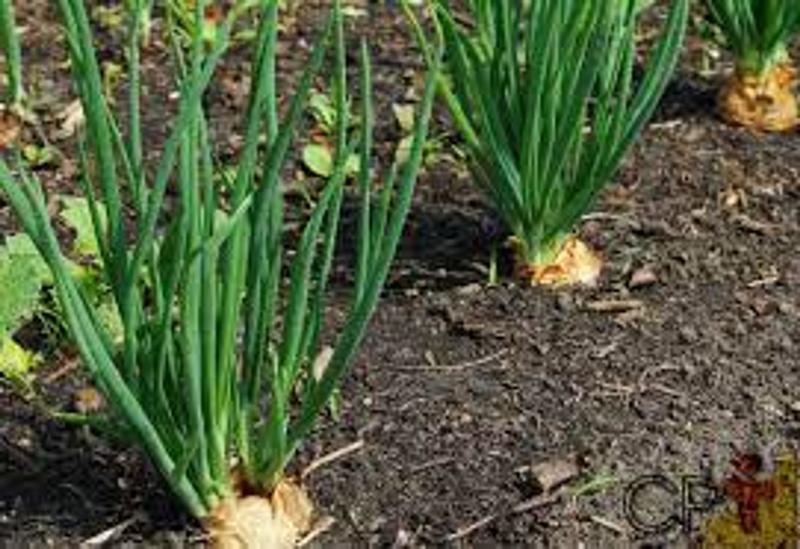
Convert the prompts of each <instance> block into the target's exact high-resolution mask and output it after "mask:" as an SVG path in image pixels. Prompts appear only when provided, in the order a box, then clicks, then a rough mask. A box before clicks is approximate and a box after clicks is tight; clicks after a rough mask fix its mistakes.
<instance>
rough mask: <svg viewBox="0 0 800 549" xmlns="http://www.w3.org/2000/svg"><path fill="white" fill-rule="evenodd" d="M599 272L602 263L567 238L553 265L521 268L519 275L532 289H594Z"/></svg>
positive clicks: (579, 241) (577, 240) (530, 265)
mask: <svg viewBox="0 0 800 549" xmlns="http://www.w3.org/2000/svg"><path fill="white" fill-rule="evenodd" d="M602 268H603V261H602V259H600V257H599V256H598V255H597V254H595V253H594V252H593V251H592V250H591V249H590V248H589V247H588V246H587V245H586V244H584V243H583V241H581V240H580V239H579V238H577V237H575V236H570V237H569V238H567V239H566V240H565V241H564V245H563V246H562V247H561V250H560V251H559V252H558V254H557V255H556V257H555V259H554V260H553V261H552V262H550V263H546V264H535V263H533V264H523V265H522V268H521V271H522V273H523V275H524V277H525V278H527V279H529V280H530V282H531V285H533V286H554V287H559V286H577V285H582V286H594V285H595V284H597V280H598V278H600V271H601V270H602Z"/></svg>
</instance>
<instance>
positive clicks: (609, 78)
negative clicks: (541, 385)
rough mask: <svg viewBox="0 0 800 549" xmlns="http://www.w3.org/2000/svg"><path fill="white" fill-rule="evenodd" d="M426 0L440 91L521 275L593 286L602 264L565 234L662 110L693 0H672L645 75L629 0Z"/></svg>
mask: <svg viewBox="0 0 800 549" xmlns="http://www.w3.org/2000/svg"><path fill="white" fill-rule="evenodd" d="M432 4H433V6H432V12H433V15H434V20H435V21H436V23H437V25H436V27H437V29H438V33H439V35H440V39H441V40H443V41H444V45H445V56H446V59H447V62H448V65H449V69H450V70H449V76H448V77H447V78H442V79H441V86H440V89H441V94H442V96H443V97H444V100H445V102H446V104H447V106H448V107H449V111H450V113H451V114H452V118H453V120H454V123H455V125H456V126H457V128H458V129H459V130H460V134H461V135H462V137H463V139H464V141H465V143H466V148H467V152H468V156H469V158H470V161H471V166H472V172H473V176H474V179H475V181H476V182H477V184H478V185H479V186H480V187H481V189H482V190H483V191H484V192H485V193H486V194H487V196H488V197H489V199H490V200H491V202H492V203H493V204H494V206H495V208H496V209H497V211H498V212H499V214H500V215H501V217H502V218H503V219H504V220H505V222H506V224H507V225H508V228H509V230H510V231H511V232H512V233H513V235H514V236H513V242H514V243H515V247H516V250H517V253H518V260H519V261H520V263H521V270H522V271H523V272H524V273H525V274H526V276H527V275H530V276H531V278H532V281H533V282H537V283H555V284H560V283H571V282H589V281H591V279H593V278H596V275H597V272H598V271H599V260H597V259H596V258H595V257H594V256H593V255H592V254H591V253H590V252H589V251H588V248H586V247H585V246H583V245H582V244H581V243H580V241H578V240H577V239H575V238H573V237H572V236H571V234H572V232H573V230H574V227H575V226H576V224H577V223H578V221H579V220H580V219H581V216H582V215H583V214H584V212H586V210H587V208H589V207H590V206H591V204H592V202H593V200H594V199H595V197H596V196H597V194H598V192H599V191H600V190H601V189H602V188H603V187H604V186H605V185H606V184H607V183H608V182H609V180H610V179H611V178H612V176H613V175H614V173H615V170H616V169H617V168H618V166H619V165H620V163H621V161H622V159H623V157H624V155H625V153H626V151H627V150H628V148H629V147H630V146H631V144H632V143H633V142H634V140H635V139H636V137H637V135H638V134H639V132H640V131H641V130H642V128H643V127H644V125H645V124H646V122H647V121H648V119H649V118H650V116H651V115H652V113H653V111H654V109H655V108H656V106H657V103H658V101H659V100H660V97H661V95H662V93H663V91H664V89H665V87H666V84H667V82H668V80H669V78H670V74H671V73H672V71H673V69H674V66H675V64H676V60H677V57H678V54H679V50H680V47H681V43H682V38H683V35H684V31H685V26H686V21H687V17H688V11H689V2H688V0H675V1H674V2H672V6H671V9H670V12H669V15H668V19H667V21H666V24H665V30H664V32H663V37H662V39H661V40H660V42H659V43H658V45H657V46H656V47H655V49H654V51H653V52H652V56H651V59H650V61H649V62H648V64H647V66H646V67H645V68H644V69H643V72H642V74H641V76H640V77H638V76H637V75H636V71H635V64H636V59H637V56H636V29H637V24H636V23H637V16H638V14H639V13H640V11H641V10H640V6H639V5H638V4H639V3H638V2H637V1H636V0H544V1H539V2H530V3H528V4H527V6H526V5H525V4H524V3H521V2H495V1H492V0H470V1H468V2H467V3H466V4H467V13H466V14H464V13H458V14H457V13H456V10H455V8H453V7H452V6H451V4H450V2H449V1H448V0H433V1H432ZM407 13H408V14H409V15H410V16H411V17H412V21H414V23H415V25H416V30H417V35H418V37H419V40H420V42H421V43H422V45H423V49H424V50H425V51H426V55H427V56H428V58H429V59H430V60H431V61H432V60H433V54H432V47H431V43H432V41H431V40H430V38H429V37H428V36H426V34H425V32H424V31H423V30H422V28H421V26H420V25H419V24H418V22H417V21H415V20H414V19H413V15H412V14H411V11H410V9H408V10H407Z"/></svg>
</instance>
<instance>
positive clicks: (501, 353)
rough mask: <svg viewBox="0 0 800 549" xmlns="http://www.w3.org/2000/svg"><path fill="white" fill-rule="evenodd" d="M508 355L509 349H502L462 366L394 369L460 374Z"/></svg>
mask: <svg viewBox="0 0 800 549" xmlns="http://www.w3.org/2000/svg"><path fill="white" fill-rule="evenodd" d="M507 353H508V349H502V350H500V351H498V352H496V353H493V354H491V355H488V356H485V357H482V358H479V359H477V360H472V361H469V362H462V363H460V364H450V365H425V366H398V367H396V368H393V370H394V371H397V372H409V373H410V372H458V371H461V370H466V369H469V368H474V367H476V366H484V365H486V364H488V363H490V362H493V361H495V360H497V359H498V358H502V357H503V356H505V355H506V354H507Z"/></svg>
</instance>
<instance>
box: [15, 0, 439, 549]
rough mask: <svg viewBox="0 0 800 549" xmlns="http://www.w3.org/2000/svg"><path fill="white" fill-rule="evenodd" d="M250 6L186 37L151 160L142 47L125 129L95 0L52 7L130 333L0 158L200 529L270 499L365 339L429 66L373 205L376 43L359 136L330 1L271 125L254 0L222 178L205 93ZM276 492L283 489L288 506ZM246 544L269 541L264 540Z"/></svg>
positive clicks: (90, 186)
mask: <svg viewBox="0 0 800 549" xmlns="http://www.w3.org/2000/svg"><path fill="white" fill-rule="evenodd" d="M132 3H133V4H134V5H133V6H132V9H131V11H130V14H131V24H130V26H129V28H130V33H131V36H130V40H129V41H128V47H129V48H131V49H132V50H136V49H137V48H139V47H140V42H141V41H140V40H139V39H138V37H139V35H140V33H141V30H142V29H141V24H142V18H141V17H140V16H139V15H138V14H140V13H141V9H140V8H141V7H142V5H143V0H135V1H133V2H132ZM249 3H251V0H247V1H242V2H239V3H236V4H234V6H233V7H232V9H231V10H230V11H228V12H227V13H226V14H225V16H224V20H223V21H221V22H220V24H219V25H218V27H217V29H216V35H215V37H214V39H213V41H212V42H211V43H208V41H207V40H206V38H204V37H202V36H201V35H200V33H196V34H195V36H194V37H193V43H192V45H191V47H190V48H189V51H188V54H187V56H186V58H185V63H184V64H183V68H182V69H181V74H180V75H179V81H180V99H179V100H178V105H177V114H176V115H175V117H174V119H173V120H172V123H171V125H170V126H169V134H168V137H167V138H166V141H165V143H164V144H163V147H161V150H160V157H159V158H158V161H157V163H155V165H152V166H151V165H149V164H146V162H145V154H144V150H145V143H144V139H143V123H142V116H141V113H142V111H143V107H142V105H141V99H140V90H139V87H140V84H139V82H140V79H139V76H138V75H139V70H140V67H139V63H138V59H139V56H138V55H137V54H136V53H135V51H131V52H129V55H128V60H129V65H130V66H129V67H128V70H129V73H130V74H129V82H130V83H131V85H130V87H129V93H130V97H129V101H128V112H127V120H126V128H127V130H126V132H124V133H123V132H122V130H121V124H119V123H118V121H117V119H116V117H115V115H114V114H113V113H112V111H111V109H110V108H109V106H108V102H107V100H106V98H105V97H104V96H103V92H102V90H103V86H102V74H101V70H100V68H99V64H98V60H97V57H96V53H95V43H94V40H93V36H92V30H91V27H90V22H89V17H88V15H87V8H86V5H85V3H84V1H83V0H58V6H59V8H60V12H61V18H62V21H63V30H64V35H65V37H66V44H67V45H68V47H69V52H70V60H71V67H72V74H73V78H74V85H75V91H76V92H77V94H78V95H79V97H80V101H81V104H82V106H83V110H84V112H85V120H86V122H85V130H84V131H83V132H82V134H81V136H80V137H81V139H80V147H79V159H80V166H81V167H82V177H81V180H80V183H81V188H82V193H83V194H84V195H85V197H86V198H87V199H88V201H89V204H90V205H91V212H92V218H93V225H94V231H95V234H96V238H97V241H98V243H99V249H100V255H101V256H102V263H103V272H104V277H105V279H106V281H107V283H108V285H109V287H110V288H111V291H112V293H113V296H114V300H115V303H116V307H117V309H118V311H119V316H120V318H121V321H122V325H123V331H124V338H123V340H122V343H121V344H119V345H115V344H114V343H113V342H112V340H111V338H110V337H109V335H108V334H107V333H106V331H105V329H104V327H103V325H102V323H101V322H100V321H99V320H98V316H99V315H98V311H97V310H95V308H94V307H93V306H92V304H91V303H90V302H89V301H88V300H87V299H86V296H84V295H83V294H82V291H81V288H80V286H79V285H78V284H77V283H76V281H75V280H74V279H73V278H72V276H71V274H70V271H69V269H68V266H67V261H66V259H65V256H64V253H63V252H62V251H61V247H60V244H59V240H58V238H57V233H56V231H55V229H54V227H53V224H52V222H51V221H50V219H49V216H48V209H47V199H46V197H45V195H44V190H43V188H42V186H41V184H40V183H39V181H38V180H37V179H36V177H35V176H34V175H33V174H32V173H30V171H28V170H26V168H25V166H24V165H22V163H21V161H19V158H18V157H17V161H16V162H14V163H12V162H11V161H10V160H7V161H0V192H2V193H4V194H5V197H6V199H7V200H8V202H9V203H10V205H11V206H12V208H13V210H14V211H15V213H16V215H17V216H18V219H19V221H20V222H21V224H22V226H23V227H24V229H25V231H26V232H27V234H28V235H29V236H30V237H31V239H32V240H33V242H34V243H35V245H36V247H37V249H38V251H39V253H40V254H41V256H42V257H43V258H44V260H45V261H46V263H47V265H48V266H49V268H50V269H51V271H52V274H53V279H54V285H55V288H56V290H57V292H58V295H59V297H60V300H61V303H62V305H63V309H64V312H65V314H66V317H67V319H68V324H69V329H70V332H71V335H72V337H73V338H74V342H75V344H76V345H77V347H78V349H79V350H80V353H81V356H82V358H83V362H84V364H85V365H86V367H87V368H88V370H89V371H90V373H91V375H92V376H93V378H94V380H95V381H96V383H97V385H98V387H99V389H100V390H101V391H102V393H103V394H104V395H105V396H106V397H107V400H108V402H109V403H110V406H111V409H112V411H113V413H114V414H115V415H116V417H117V418H118V419H119V420H121V421H123V422H124V423H125V424H126V425H127V426H128V427H129V428H130V430H131V432H132V433H133V434H134V436H135V438H136V440H137V441H138V443H139V445H140V446H141V447H142V448H143V449H144V450H145V451H146V453H147V455H148V456H149V457H150V459H151V460H152V462H153V463H154V464H155V466H156V467H157V469H158V470H159V471H160V473H161V475H163V478H164V479H165V480H166V482H167V483H168V484H169V486H170V487H171V489H172V491H173V492H174V494H175V496H176V497H177V498H178V499H179V500H180V502H182V503H183V505H184V506H185V508H186V509H187V510H188V511H189V512H190V513H191V514H193V515H194V516H195V517H199V518H204V519H207V520H209V521H210V522H209V524H218V523H222V524H223V525H222V526H220V527H219V529H218V532H220V531H221V532H223V534H224V532H225V528H226V526H225V525H224V523H225V522H226V521H227V522H230V521H231V520H233V521H235V520H236V518H235V517H234V518H232V515H235V514H236V511H235V508H236V506H235V505H234V504H232V503H231V502H232V501H233V502H235V501H236V500H237V497H240V496H243V495H246V494H255V495H257V496H263V497H261V498H259V499H262V500H265V498H268V497H269V496H270V495H271V494H275V493H277V491H280V490H282V489H283V487H284V485H285V484H284V482H283V479H284V475H285V471H286V468H287V464H288V463H289V461H290V460H291V459H292V457H293V456H294V455H295V453H296V452H297V450H298V447H299V446H300V444H301V443H302V441H303V440H304V439H305V438H306V437H307V436H308V435H309V434H310V433H311V432H312V430H313V428H314V425H315V422H316V421H317V419H318V417H319V415H320V414H321V413H322V412H323V411H324V410H325V408H326V406H327V404H328V403H329V400H330V398H331V395H332V394H333V393H334V391H335V390H336V388H337V385H338V384H339V382H340V380H341V379H342V377H343V375H344V374H345V373H346V370H347V368H348V365H349V363H350V362H351V359H352V358H353V356H354V353H355V352H356V350H357V347H358V345H359V342H360V340H361V339H362V336H363V333H364V331H365V328H366V326H367V323H368V321H369V319H370V317H371V314H372V312H373V310H374V308H375V306H376V302H377V300H378V298H379V294H380V292H381V290H382V287H383V284H384V282H385V280H386V277H387V274H388V271H389V268H390V264H391V261H392V259H393V256H394V253H395V250H396V247H397V244H398V241H399V239H400V237H401V233H402V229H403V225H404V222H405V218H406V215H407V213H408V210H409V208H410V203H411V196H412V192H413V189H414V186H415V181H416V175H417V172H418V170H419V167H420V163H421V157H422V148H423V145H424V143H425V140H426V135H427V127H428V122H429V118H430V112H431V108H432V104H433V101H434V97H435V81H436V74H437V72H436V67H435V66H434V67H432V70H431V71H430V73H429V75H428V77H427V81H426V88H425V92H424V94H423V98H422V100H421V103H420V106H419V109H418V113H417V118H416V125H415V129H414V143H413V146H412V148H411V153H410V155H409V157H408V159H407V161H406V162H405V163H404V164H403V165H402V166H397V167H396V169H393V170H392V172H391V173H392V176H390V177H388V179H387V181H386V182H385V183H384V185H383V186H382V188H381V190H380V196H379V197H376V199H375V200H373V199H372V196H371V195H372V192H371V189H372V187H373V185H372V183H371V176H372V169H371V150H372V131H371V123H372V120H373V113H372V104H371V100H370V97H371V88H372V84H371V76H370V74H371V71H370V61H369V54H368V48H367V46H366V45H365V44H362V50H361V55H360V58H361V72H362V78H361V82H360V89H361V92H360V95H361V98H362V100H361V117H362V119H363V123H362V124H360V125H359V134H358V135H353V134H351V133H349V132H348V130H347V128H348V127H350V126H351V125H350V124H349V121H348V114H347V112H348V109H347V108H346V106H347V103H348V97H347V92H346V89H347V83H346V76H345V75H346V67H345V46H344V37H343V30H342V14H341V8H340V6H339V2H338V1H337V2H336V5H335V7H334V8H333V10H332V14H331V16H330V17H329V19H328V21H327V23H326V26H325V29H324V30H323V31H322V35H321V37H320V38H319V41H318V42H317V44H316V46H315V47H314V49H313V51H312V52H311V53H310V58H309V60H308V63H307V65H306V67H305V69H304V71H303V73H302V74H301V75H300V77H299V82H298V84H297V88H296V90H295V92H294V96H293V97H292V98H291V101H290V102H289V104H288V106H287V108H286V112H285V114H284V116H283V117H282V118H280V117H279V114H278V91H277V89H276V42H277V28H278V25H277V10H278V4H279V1H278V0H260V3H259V9H260V22H259V25H260V26H259V29H258V38H257V40H256V41H255V42H254V45H253V46H254V53H253V56H252V68H251V70H252V84H251V90H250V96H249V104H248V106H247V109H246V112H245V114H244V120H243V128H244V142H243V146H242V149H241V153H240V155H239V160H238V163H237V164H236V165H235V169H234V170H232V171H233V175H229V174H230V173H231V170H229V169H228V170H221V169H218V168H220V166H218V162H217V161H216V159H215V154H214V149H213V146H212V142H211V138H210V135H211V133H212V131H211V128H209V125H208V121H207V118H206V114H205V110H204V94H205V92H206V90H207V89H208V87H209V85H210V83H211V82H212V81H213V76H214V73H215V69H216V68H217V66H218V65H219V63H220V62H221V59H222V58H223V55H224V53H225V51H226V47H227V45H228V44H229V40H230V35H231V27H232V25H233V24H234V21H235V20H236V17H237V15H238V14H239V13H240V11H239V8H241V7H242V6H244V5H246V4H249ZM204 8H205V2H204V1H203V0H196V2H195V6H194V17H195V22H196V23H197V25H198V27H199V25H200V24H201V22H202V20H203V16H204ZM326 59H331V60H332V61H331V66H332V67H333V69H332V71H333V75H332V82H333V84H332V85H333V97H334V104H335V108H336V113H337V123H336V137H337V148H336V153H335V166H336V168H335V170H334V174H333V176H332V177H331V178H330V180H329V181H328V183H327V184H326V186H325V187H324V189H323V190H322V191H321V193H320V195H319V197H318V199H317V200H316V202H315V206H314V208H313V211H312V212H311V213H310V214H309V217H308V220H307V222H306V223H305V225H304V226H303V228H302V232H301V234H300V235H299V236H298V239H297V242H296V243H295V244H294V245H293V246H292V251H291V252H290V251H289V250H287V249H285V246H287V245H288V244H287V242H285V241H286V239H287V238H288V237H287V226H286V225H285V224H284V207H285V204H284V197H283V193H282V185H281V174H282V168H283V167H284V164H285V162H286V159H287V156H288V155H289V154H290V150H291V149H292V145H293V139H294V134H295V133H296V129H297V126H298V123H299V121H300V120H301V118H302V117H303V114H304V111H305V108H306V103H307V98H308V95H309V89H310V88H311V86H312V83H313V82H314V81H315V79H316V77H317V75H318V74H319V72H320V70H321V68H322V66H323V64H324V63H325V60H326ZM434 64H435V63H434ZM264 136H266V138H264ZM149 146H150V145H148V147H149ZM354 152H355V153H357V154H360V156H361V164H360V173H359V176H358V187H357V191H358V195H359V196H360V198H359V202H360V204H361V207H360V222H359V230H358V233H357V250H358V253H357V261H356V265H355V269H354V270H355V276H354V279H355V282H354V285H353V287H352V288H351V289H350V304H349V307H348V312H347V315H346V317H345V320H344V323H343V325H342V326H341V331H340V333H339V335H338V336H337V337H334V338H332V340H331V341H327V342H326V339H328V338H323V334H322V327H323V322H324V316H325V315H324V313H325V308H326V297H327V296H328V295H329V293H330V289H329V287H328V279H329V275H330V272H331V268H332V262H333V258H334V254H335V251H336V248H337V242H338V241H339V238H338V235H337V228H338V226H339V220H340V209H341V206H342V203H343V197H344V193H345V189H344V183H345V179H346V177H345V164H346V161H347V159H348V157H349V156H350V155H351V154H353V153H354ZM148 156H149V155H148ZM395 174H396V176H395ZM168 189H173V190H174V192H172V193H170V192H168ZM101 212H103V213H102V214H101ZM326 343H327V344H326ZM285 499H286V498H285V493H284V497H283V499H282V501H283V503H282V504H281V505H285ZM276 512H277V511H276ZM269 515H270V512H269V509H267V512H266V514H264V515H262V516H261V517H260V518H259V519H258V520H256V523H258V522H261V523H263V524H266V523H269V522H270V520H269ZM237 528H239V526H236V527H235V528H234V530H236V529H237ZM249 528H250V527H249V526H242V527H241V529H239V530H237V531H236V532H235V535H238V536H244V537H247V535H245V534H243V533H242V532H244V531H248V532H249V531H250V530H249ZM221 535H222V534H221ZM248 535H249V534H248ZM267 535H269V534H267ZM292 535H293V534H292ZM292 535H289V538H291V537H292ZM290 541H291V540H290ZM251 542H252V544H253V546H265V547H266V546H270V547H271V546H272V545H269V543H268V542H266V541H264V540H263V539H261V540H258V539H256V540H251ZM283 542H286V543H289V542H288V541H286V539H284V540H283ZM275 543H277V542H275Z"/></svg>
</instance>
